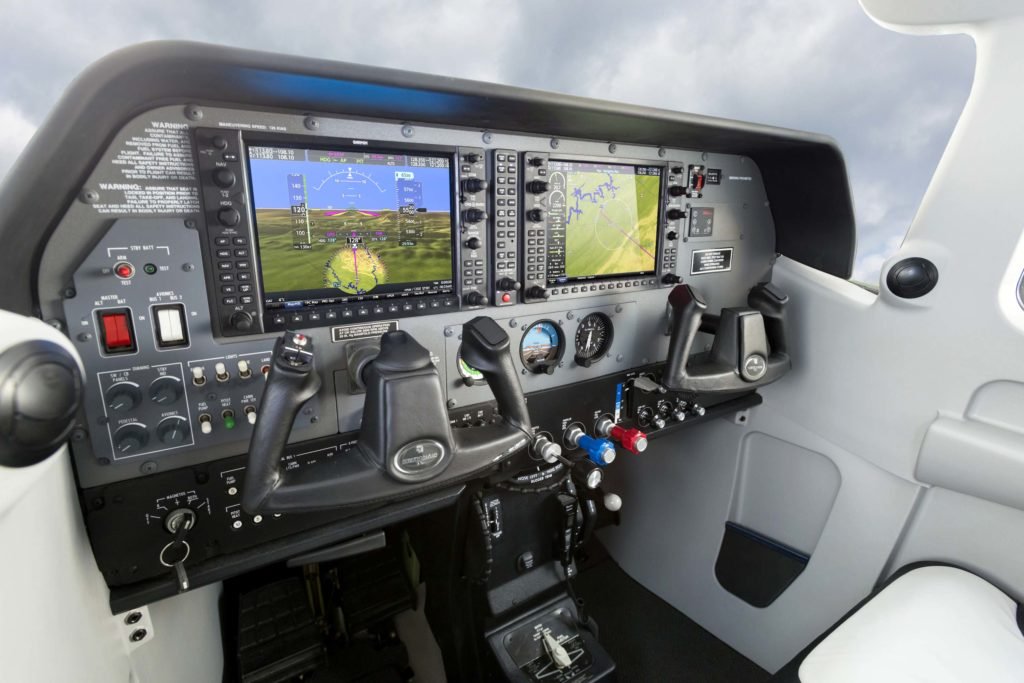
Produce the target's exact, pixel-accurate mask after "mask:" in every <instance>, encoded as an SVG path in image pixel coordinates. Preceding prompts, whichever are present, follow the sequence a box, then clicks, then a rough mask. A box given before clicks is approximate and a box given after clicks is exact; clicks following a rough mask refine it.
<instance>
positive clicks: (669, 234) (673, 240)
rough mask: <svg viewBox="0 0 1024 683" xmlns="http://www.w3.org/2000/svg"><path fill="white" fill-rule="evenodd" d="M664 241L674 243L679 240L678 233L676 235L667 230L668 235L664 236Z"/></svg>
mask: <svg viewBox="0 0 1024 683" xmlns="http://www.w3.org/2000/svg"><path fill="white" fill-rule="evenodd" d="M665 239H667V240H669V241H670V242H675V241H676V240H677V239H679V233H677V232H676V231H675V230H669V231H668V233H666V234H665Z"/></svg>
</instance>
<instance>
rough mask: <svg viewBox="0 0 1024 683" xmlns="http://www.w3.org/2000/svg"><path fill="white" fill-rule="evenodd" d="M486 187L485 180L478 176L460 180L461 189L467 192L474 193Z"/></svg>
mask: <svg viewBox="0 0 1024 683" xmlns="http://www.w3.org/2000/svg"><path fill="white" fill-rule="evenodd" d="M486 189H487V181H486V180H481V179H480V178H466V179H465V180H463V181H462V191H463V192H467V193H469V194H476V193H477V192H483V191H484V190H486Z"/></svg>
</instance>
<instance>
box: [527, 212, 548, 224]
mask: <svg viewBox="0 0 1024 683" xmlns="http://www.w3.org/2000/svg"><path fill="white" fill-rule="evenodd" d="M526 218H527V220H530V221H532V222H534V223H540V222H541V221H542V220H544V212H543V211H541V210H540V209H530V210H529V211H527V212H526Z"/></svg>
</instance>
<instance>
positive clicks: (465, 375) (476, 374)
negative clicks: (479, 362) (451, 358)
mask: <svg viewBox="0 0 1024 683" xmlns="http://www.w3.org/2000/svg"><path fill="white" fill-rule="evenodd" d="M455 362H456V364H457V365H458V367H459V374H460V375H462V381H463V382H465V383H466V384H467V385H468V386H473V385H474V384H480V383H482V382H486V381H487V380H485V379H484V373H482V372H480V371H479V370H477V369H476V368H474V367H473V366H472V365H470V364H469V363H467V362H466V361H464V360H462V347H461V346H460V347H459V351H458V353H457V354H456V356H455Z"/></svg>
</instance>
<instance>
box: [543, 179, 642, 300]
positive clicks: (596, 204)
mask: <svg viewBox="0 0 1024 683" xmlns="http://www.w3.org/2000/svg"><path fill="white" fill-rule="evenodd" d="M549 165H550V174H551V175H550V185H551V194H550V195H549V203H550V207H549V213H548V253H547V262H548V263H547V265H548V281H549V282H551V283H563V282H568V281H571V280H585V279H597V278H601V277H610V276H621V275H631V274H637V275H640V274H646V273H652V272H654V271H655V269H656V263H657V259H656V255H657V249H658V217H659V210H660V206H661V171H662V169H661V168H660V167H658V166H642V165H632V164H612V163H604V162H585V161H571V160H556V159H552V160H550V162H549Z"/></svg>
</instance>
